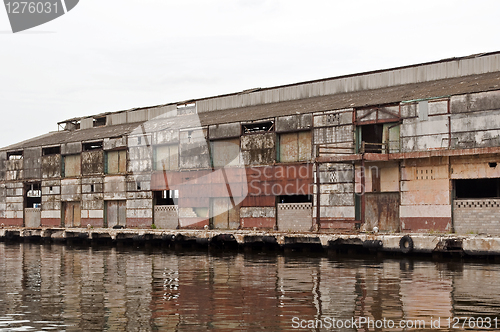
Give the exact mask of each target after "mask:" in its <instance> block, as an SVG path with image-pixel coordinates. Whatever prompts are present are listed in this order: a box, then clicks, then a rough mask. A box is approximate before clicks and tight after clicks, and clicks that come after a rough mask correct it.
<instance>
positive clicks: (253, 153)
mask: <svg viewBox="0 0 500 332" xmlns="http://www.w3.org/2000/svg"><path fill="white" fill-rule="evenodd" d="M241 154H242V157H243V162H244V164H245V165H266V164H267V165H269V164H273V163H274V162H275V161H276V134H275V133H266V134H254V135H244V136H241Z"/></svg>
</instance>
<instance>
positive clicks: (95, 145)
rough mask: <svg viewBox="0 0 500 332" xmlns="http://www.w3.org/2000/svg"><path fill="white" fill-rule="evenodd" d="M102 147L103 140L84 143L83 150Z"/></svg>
mask: <svg viewBox="0 0 500 332" xmlns="http://www.w3.org/2000/svg"><path fill="white" fill-rule="evenodd" d="M100 149H102V142H92V143H83V151H92V150H100Z"/></svg>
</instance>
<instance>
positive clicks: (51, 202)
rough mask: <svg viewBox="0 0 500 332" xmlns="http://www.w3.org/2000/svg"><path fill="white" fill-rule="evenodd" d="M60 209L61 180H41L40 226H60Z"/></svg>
mask: <svg viewBox="0 0 500 332" xmlns="http://www.w3.org/2000/svg"><path fill="white" fill-rule="evenodd" d="M59 160H60V159H59ZM61 209H62V206H61V180H60V179H51V180H43V181H42V212H41V218H42V219H41V225H42V226H46V227H57V226H60V225H61Z"/></svg>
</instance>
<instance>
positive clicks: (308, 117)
mask: <svg viewBox="0 0 500 332" xmlns="http://www.w3.org/2000/svg"><path fill="white" fill-rule="evenodd" d="M311 127H312V114H301V115H288V116H282V117H279V118H277V119H276V132H290V131H296V130H304V129H309V128H311Z"/></svg>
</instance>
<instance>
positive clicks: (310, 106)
mask: <svg viewBox="0 0 500 332" xmlns="http://www.w3.org/2000/svg"><path fill="white" fill-rule="evenodd" d="M489 90H500V72H496V73H489V74H481V75H473V76H467V77H456V78H451V79H445V80H439V81H430V82H424V83H416V84H407V85H399V86H394V87H388V88H382V89H375V90H364V91H357V92H349V93H341V94H335V95H330V96H322V97H313V98H306V99H300V100H292V101H285V102H280V103H273V104H262V105H256V106H247V107H240V108H233V109H227V110H222V111H213V112H206V113H201V114H199V117H200V121H201V123H202V124H203V125H212V124H218V123H228V122H238V121H253V120H258V119H265V118H269V117H274V116H284V115H292V114H297V113H312V112H320V111H327V110H336V109H343V108H351V107H362V106H368V105H381V104H391V103H397V102H401V101H408V100H415V99H425V98H433V97H442V96H451V95H458V94H464V93H471V92H480V91H489Z"/></svg>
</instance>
